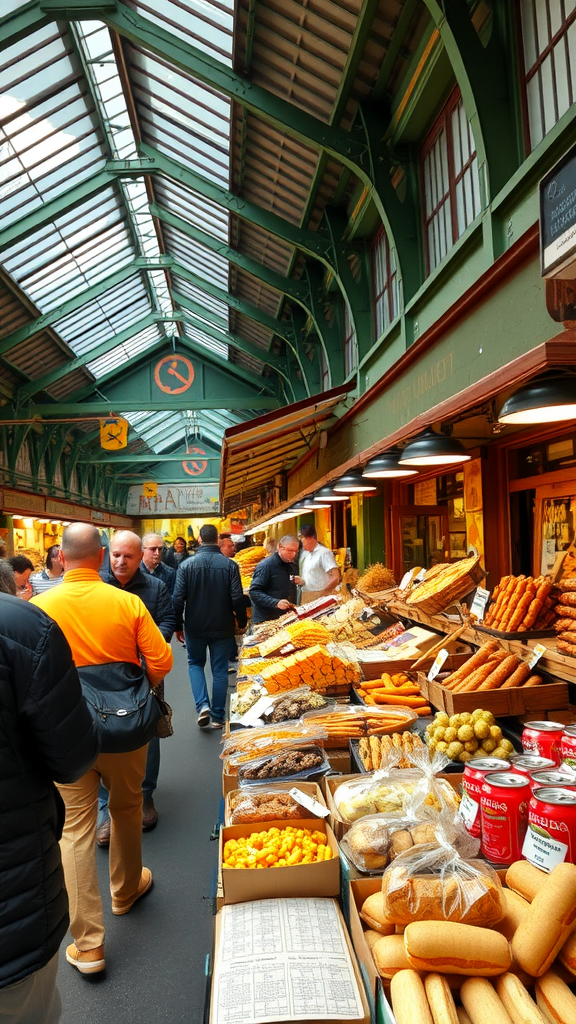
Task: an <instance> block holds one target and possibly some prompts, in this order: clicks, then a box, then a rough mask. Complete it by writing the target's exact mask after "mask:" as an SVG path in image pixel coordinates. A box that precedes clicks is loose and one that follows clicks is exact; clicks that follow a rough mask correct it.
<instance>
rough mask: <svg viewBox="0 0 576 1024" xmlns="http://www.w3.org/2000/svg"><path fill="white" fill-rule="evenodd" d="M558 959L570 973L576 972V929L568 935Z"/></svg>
mask: <svg viewBox="0 0 576 1024" xmlns="http://www.w3.org/2000/svg"><path fill="white" fill-rule="evenodd" d="M558 959H559V960H560V962H561V963H562V964H564V967H566V969H567V970H569V971H570V974H576V930H575V931H573V932H572V934H571V935H569V936H568V938H567V939H566V942H565V943H564V945H563V946H562V949H561V950H560V952H559V954H558Z"/></svg>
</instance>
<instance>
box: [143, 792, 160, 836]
mask: <svg viewBox="0 0 576 1024" xmlns="http://www.w3.org/2000/svg"><path fill="white" fill-rule="evenodd" d="M157 824H158V811H157V810H156V808H155V807H154V801H153V799H152V797H151V796H145V797H144V800H143V802H142V831H143V832H151V831H152V829H153V828H156V825H157Z"/></svg>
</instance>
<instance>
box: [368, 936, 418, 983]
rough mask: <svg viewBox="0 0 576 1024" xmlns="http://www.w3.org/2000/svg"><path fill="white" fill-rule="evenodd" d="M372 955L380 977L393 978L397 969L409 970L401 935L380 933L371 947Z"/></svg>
mask: <svg viewBox="0 0 576 1024" xmlns="http://www.w3.org/2000/svg"><path fill="white" fill-rule="evenodd" d="M372 956H373V957H374V963H375V964H376V970H377V971H378V974H379V975H380V977H381V978H393V977H394V975H395V974H398V971H407V970H410V964H409V962H408V957H407V956H406V950H405V948H404V936H403V935H381V936H380V938H379V939H378V942H375V943H374V946H373V947H372Z"/></svg>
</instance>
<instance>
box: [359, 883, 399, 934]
mask: <svg viewBox="0 0 576 1024" xmlns="http://www.w3.org/2000/svg"><path fill="white" fill-rule="evenodd" d="M360 917H361V918H362V920H363V921H365V922H366V924H367V925H368V927H369V928H371V929H373V930H374V931H376V932H378V933H379V934H380V935H393V934H394V925H393V924H391V923H390V922H389V921H387V920H386V917H385V914H384V896H383V894H382V892H373V893H372V895H371V896H367V897H366V899H365V900H364V903H363V904H362V907H361V908H360Z"/></svg>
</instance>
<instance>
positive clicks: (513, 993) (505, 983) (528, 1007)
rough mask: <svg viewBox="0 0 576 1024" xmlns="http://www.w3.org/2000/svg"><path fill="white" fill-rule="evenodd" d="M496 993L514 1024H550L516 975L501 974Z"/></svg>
mask: <svg viewBox="0 0 576 1024" xmlns="http://www.w3.org/2000/svg"><path fill="white" fill-rule="evenodd" d="M496 992H497V993H498V996H499V998H500V1000H501V1001H502V1003H503V1004H504V1007H505V1009H506V1010H507V1011H508V1013H509V1014H510V1016H511V1018H512V1020H513V1022H514V1024H548V1022H547V1021H546V1019H545V1018H544V1016H543V1015H542V1011H541V1010H539V1009H538V1007H537V1006H536V1003H535V1002H534V1000H533V999H532V997H531V996H530V994H529V992H528V990H527V989H526V988H525V986H524V985H523V984H522V982H521V981H520V979H519V978H517V977H516V975H515V974H509V973H507V974H501V975H500V977H499V978H498V980H497V981H496Z"/></svg>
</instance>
